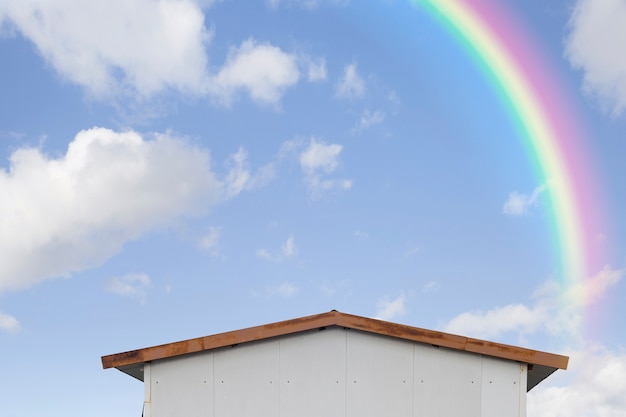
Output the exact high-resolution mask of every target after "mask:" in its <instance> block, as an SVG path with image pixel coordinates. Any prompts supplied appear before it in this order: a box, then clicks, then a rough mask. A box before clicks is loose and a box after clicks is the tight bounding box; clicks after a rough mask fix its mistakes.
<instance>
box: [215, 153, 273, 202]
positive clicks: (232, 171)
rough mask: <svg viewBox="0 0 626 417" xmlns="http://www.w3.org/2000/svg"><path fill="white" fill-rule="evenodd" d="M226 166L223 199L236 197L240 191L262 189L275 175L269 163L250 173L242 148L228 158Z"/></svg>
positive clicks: (271, 164) (246, 155)
mask: <svg viewBox="0 0 626 417" xmlns="http://www.w3.org/2000/svg"><path fill="white" fill-rule="evenodd" d="M227 166H228V173H227V174H226V176H225V177H224V179H223V181H222V187H223V189H224V193H225V195H224V197H225V198H227V199H229V198H233V197H236V196H237V195H239V194H240V193H241V192H242V191H249V190H253V189H255V188H260V187H264V186H266V185H267V184H268V183H270V182H271V181H272V180H273V179H274V177H275V175H276V171H275V167H274V164H273V163H269V164H267V165H265V166H263V167H261V168H260V169H258V170H257V171H256V172H255V173H252V172H251V169H250V164H249V163H248V152H247V151H246V150H245V149H243V148H239V150H238V151H237V152H235V153H234V154H232V155H230V156H229V158H228V161H227Z"/></svg>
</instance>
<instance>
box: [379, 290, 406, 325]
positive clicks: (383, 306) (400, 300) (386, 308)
mask: <svg viewBox="0 0 626 417" xmlns="http://www.w3.org/2000/svg"><path fill="white" fill-rule="evenodd" d="M377 307H378V310H377V311H376V318H379V319H381V320H392V319H395V318H396V317H399V316H402V315H403V314H404V313H405V312H406V307H405V306H404V293H402V294H400V295H399V296H398V297H396V298H395V299H393V300H389V299H388V298H383V299H382V300H380V301H378V304H377Z"/></svg>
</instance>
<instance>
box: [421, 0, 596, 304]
mask: <svg viewBox="0 0 626 417" xmlns="http://www.w3.org/2000/svg"><path fill="white" fill-rule="evenodd" d="M415 3H416V5H417V6H418V7H423V8H424V9H425V10H427V11H428V12H429V13H430V14H431V15H432V16H434V17H435V18H436V19H439V20H440V21H441V22H442V23H443V24H444V26H445V27H446V28H447V30H448V32H450V33H451V34H453V35H454V36H455V37H456V38H457V40H458V42H459V43H460V44H461V45H462V46H463V47H464V48H465V49H466V50H467V51H468V52H469V53H470V55H471V56H472V57H473V58H474V59H475V60H476V62H477V63H478V65H480V66H481V67H482V69H483V72H484V73H485V74H486V76H487V77H488V78H489V80H490V83H491V84H492V85H493V86H494V88H495V90H496V92H497V93H498V94H499V95H500V96H501V97H502V98H503V100H504V105H505V106H506V107H507V109H508V111H509V113H510V114H511V117H512V121H513V122H514V123H515V125H516V126H517V127H518V129H519V130H520V133H521V137H522V138H523V140H525V141H526V142H527V143H526V145H527V148H528V149H529V153H530V158H531V160H532V162H533V165H534V168H535V169H536V170H537V172H538V175H539V176H540V178H542V179H543V181H544V183H545V185H546V186H547V189H548V195H549V207H550V210H551V217H552V221H551V223H552V224H553V225H554V233H555V239H556V242H557V246H558V251H559V260H558V262H559V271H558V279H559V281H560V283H561V286H562V287H563V292H565V291H567V289H568V288H572V287H573V286H575V285H577V284H579V283H584V282H585V280H586V279H588V278H589V277H591V276H592V272H593V271H597V270H599V268H600V267H601V265H599V264H598V263H599V262H600V258H601V256H600V254H599V251H600V249H599V246H600V245H598V243H597V234H598V233H599V231H601V230H602V229H601V228H600V225H599V220H600V218H601V217H602V216H600V215H599V213H597V205H598V198H597V196H596V195H595V194H596V190H595V187H596V184H597V182H596V181H595V180H594V178H593V177H592V175H593V172H595V169H594V167H593V166H592V164H591V161H590V160H589V158H588V152H587V150H586V149H585V148H584V146H583V145H584V140H583V129H582V128H581V126H580V125H579V122H578V120H579V119H580V118H579V117H577V115H576V112H575V109H574V108H573V106H572V105H571V104H570V100H568V99H567V95H566V93H565V89H564V88H563V87H562V86H561V85H560V83H559V81H558V79H557V77H555V76H554V75H553V74H552V72H551V65H550V64H549V62H548V60H546V59H545V57H544V56H543V55H542V54H541V48H540V47H538V44H537V43H535V42H533V39H532V38H531V36H530V35H529V34H528V32H527V31H525V30H524V29H523V28H522V27H521V26H520V25H519V24H518V20H517V19H515V18H513V17H512V15H510V14H509V11H508V10H506V9H505V8H504V7H503V5H502V4H501V2H500V1H488V0H416V1H415ZM581 304H585V301H584V300H581Z"/></svg>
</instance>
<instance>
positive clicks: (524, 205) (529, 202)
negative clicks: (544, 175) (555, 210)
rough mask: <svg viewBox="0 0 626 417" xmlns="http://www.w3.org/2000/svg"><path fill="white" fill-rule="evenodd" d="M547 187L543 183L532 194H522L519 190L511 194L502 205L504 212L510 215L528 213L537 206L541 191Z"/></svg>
mask: <svg viewBox="0 0 626 417" xmlns="http://www.w3.org/2000/svg"><path fill="white" fill-rule="evenodd" d="M546 189H547V187H546V186H545V185H541V186H539V187H537V188H535V189H534V190H533V192H532V193H531V194H522V193H519V192H517V191H514V192H512V193H511V194H509V198H508V199H507V200H506V201H505V203H504V205H503V206H502V212H503V213H504V214H508V215H510V216H523V215H525V214H528V213H529V211H530V209H531V208H532V207H535V206H536V205H537V203H538V201H539V196H540V195H541V193H543V192H544V191H546Z"/></svg>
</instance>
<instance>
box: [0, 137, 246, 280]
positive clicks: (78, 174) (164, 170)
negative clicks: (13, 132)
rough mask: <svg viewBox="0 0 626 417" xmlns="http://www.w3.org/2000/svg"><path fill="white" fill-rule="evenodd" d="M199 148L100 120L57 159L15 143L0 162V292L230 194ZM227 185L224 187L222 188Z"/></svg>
mask: <svg viewBox="0 0 626 417" xmlns="http://www.w3.org/2000/svg"><path fill="white" fill-rule="evenodd" d="M229 181H231V180H230V179H228V178H227V179H226V180H224V181H219V180H218V179H216V176H215V174H213V172H212V171H211V170H210V166H209V155H208V153H207V152H206V151H204V150H202V149H199V148H196V147H194V146H191V145H189V144H188V143H187V142H185V141H184V140H181V139H178V138H175V137H172V136H169V135H155V137H154V138H153V139H152V140H147V139H144V138H143V137H141V136H140V135H139V134H138V133H135V132H121V133H119V132H114V131H111V130H107V129H102V128H94V129H91V130H85V131H82V132H80V133H79V134H78V135H76V137H75V139H74V140H73V141H72V142H71V143H70V144H69V147H68V150H67V153H66V154H65V155H62V156H60V157H58V158H51V157H48V156H47V155H44V154H43V153H42V152H41V150H39V149H34V148H29V149H19V150H17V151H15V152H14V153H13V154H12V155H11V157H10V167H9V169H8V171H5V170H0V195H2V196H3V198H2V199H0V253H2V254H3V257H2V258H3V259H2V262H0V292H1V291H3V290H8V289H17V288H25V287H28V286H30V285H32V284H35V283H37V282H39V281H41V280H43V279H46V278H50V277H57V276H68V275H70V274H71V273H73V272H77V271H81V270H84V269H86V268H90V267H94V266H97V265H99V264H102V263H103V262H104V261H105V260H106V259H108V258H109V257H111V256H112V255H113V254H115V253H116V252H118V251H119V250H120V249H121V247H122V246H123V245H124V243H125V242H127V241H129V240H132V239H135V238H138V237H139V236H141V235H142V234H144V233H146V232H148V231H151V230H155V229H159V228H162V227H165V226H167V225H168V224H170V223H171V222H173V221H174V220H176V219H178V218H179V217H180V216H183V215H188V214H195V213H200V212H203V211H205V210H206V209H207V208H208V207H210V206H211V205H213V204H216V203H218V202H220V201H223V200H224V199H225V198H228V197H232V196H234V195H235V192H233V191H232V190H233V185H232V184H230V183H229ZM227 190H230V191H228V192H227Z"/></svg>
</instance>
